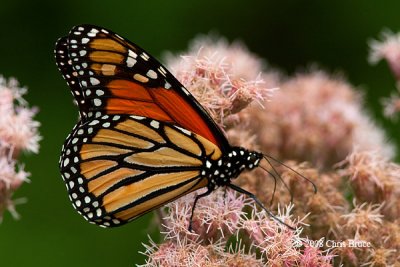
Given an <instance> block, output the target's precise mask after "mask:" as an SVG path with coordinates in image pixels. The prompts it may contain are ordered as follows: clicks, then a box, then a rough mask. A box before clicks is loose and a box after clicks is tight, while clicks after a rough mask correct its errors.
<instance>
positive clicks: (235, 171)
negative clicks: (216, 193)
mask: <svg viewBox="0 0 400 267" xmlns="http://www.w3.org/2000/svg"><path fill="white" fill-rule="evenodd" d="M262 157H263V155H262V154H261V153H259V152H255V151H248V150H246V149H245V148H243V147H232V148H231V151H229V152H227V153H225V154H224V155H223V156H222V157H221V158H219V159H217V160H212V159H211V158H207V159H206V161H205V164H204V165H203V166H204V167H203V169H202V171H201V175H202V176H203V177H205V178H207V179H208V187H209V189H214V188H215V187H219V186H225V185H228V184H229V183H230V182H231V180H232V179H235V178H236V177H238V176H239V174H240V173H241V172H242V171H243V170H245V169H247V170H251V169H254V168H255V167H257V166H258V164H259V162H260V160H261V158H262Z"/></svg>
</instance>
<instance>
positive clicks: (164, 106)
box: [67, 25, 229, 150]
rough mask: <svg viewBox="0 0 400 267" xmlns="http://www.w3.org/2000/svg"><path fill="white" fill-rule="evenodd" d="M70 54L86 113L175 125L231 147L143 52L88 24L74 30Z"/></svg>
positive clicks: (195, 104)
mask: <svg viewBox="0 0 400 267" xmlns="http://www.w3.org/2000/svg"><path fill="white" fill-rule="evenodd" d="M67 42H68V56H69V59H70V62H71V64H72V67H73V69H74V71H75V72H76V73H77V77H76V78H77V79H78V80H79V84H80V87H81V91H82V95H83V98H84V100H85V101H86V103H87V105H88V106H89V108H88V109H87V110H84V111H83V112H84V113H87V114H89V115H90V114H94V113H95V112H101V113H104V114H131V115H137V116H144V117H147V118H152V119H155V120H158V121H164V122H169V123H173V124H176V125H179V126H180V127H182V128H185V129H187V130H190V131H192V132H194V133H197V134H199V135H201V136H203V137H204V138H206V139H208V140H210V141H211V142H213V143H214V144H216V145H217V146H219V147H220V148H221V149H222V150H226V149H227V148H229V143H228V141H227V140H226V138H225V136H224V135H223V133H222V131H221V130H220V128H219V127H218V126H217V125H216V123H215V122H214V121H213V120H212V118H211V117H210V115H209V114H208V113H207V112H206V111H205V110H204V108H203V107H202V106H201V105H200V104H199V103H198V102H197V101H196V99H195V98H194V97H193V96H192V95H191V94H190V93H189V92H188V91H187V89H186V88H184V87H183V86H182V84H181V83H180V82H179V81H177V80H176V78H174V76H173V75H172V74H171V73H170V72H169V71H168V70H167V69H166V68H165V67H164V66H162V65H161V64H160V63H159V62H158V61H157V60H156V59H155V58H153V57H152V56H150V55H149V54H148V53H147V52H145V51H144V50H143V49H141V48H140V47H138V46H137V45H135V44H133V43H131V42H129V41H128V40H126V39H124V38H122V37H120V36H119V35H117V34H115V33H113V32H111V31H109V30H106V29H104V28H100V27H97V26H92V25H80V26H76V27H74V28H73V29H72V30H71V32H70V34H69V35H68V37H67Z"/></svg>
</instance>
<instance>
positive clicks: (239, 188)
mask: <svg viewBox="0 0 400 267" xmlns="http://www.w3.org/2000/svg"><path fill="white" fill-rule="evenodd" d="M228 186H229V187H230V188H232V189H233V190H235V191H237V192H239V193H241V194H244V195H246V196H247V197H249V198H251V199H253V200H254V201H255V202H256V203H257V205H259V206H260V207H261V208H262V209H263V210H265V212H267V214H268V215H269V216H270V217H271V218H272V219H274V220H276V221H278V222H280V223H282V224H283V225H285V226H287V227H288V228H290V229H291V230H296V228H294V227H292V226H290V225H288V224H286V223H284V222H283V221H282V220H280V219H279V218H277V217H276V216H275V215H274V214H272V213H271V212H270V211H269V210H268V209H267V208H266V207H265V206H264V205H263V204H262V203H261V201H260V200H259V199H258V198H257V197H256V196H255V195H253V194H252V193H250V192H248V191H246V190H244V189H243V188H241V187H239V186H236V185H234V184H229V185H228Z"/></svg>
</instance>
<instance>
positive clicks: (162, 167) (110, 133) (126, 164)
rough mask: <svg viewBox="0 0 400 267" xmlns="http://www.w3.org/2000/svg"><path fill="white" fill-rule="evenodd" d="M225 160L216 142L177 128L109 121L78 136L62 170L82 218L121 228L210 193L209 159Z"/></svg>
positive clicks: (83, 128)
mask: <svg viewBox="0 0 400 267" xmlns="http://www.w3.org/2000/svg"><path fill="white" fill-rule="evenodd" d="M220 156H221V151H220V150H219V148H218V147H216V146H215V145H214V144H213V143H212V142H210V141H208V140H206V139H204V138H203V137H201V136H199V135H197V134H195V133H192V132H189V131H187V130H184V129H181V128H179V127H176V126H174V125H171V124H168V123H164V122H161V121H156V120H153V119H148V118H144V117H138V116H128V115H103V116H101V117H98V118H93V119H92V120H89V121H88V122H87V123H85V124H83V125H80V126H78V127H77V128H76V129H75V130H74V132H73V133H72V134H71V135H70V137H69V138H68V140H67V141H66V143H65V146H64V150H63V152H62V160H61V162H60V167H61V173H62V176H63V178H64V180H65V183H66V184H67V188H68V192H69V195H70V198H71V201H72V203H73V206H74V207H75V208H76V209H77V210H78V212H79V213H81V214H82V215H83V216H84V217H85V218H86V219H87V220H89V221H90V222H93V223H96V224H99V225H101V226H115V225H120V224H123V223H125V222H127V221H130V220H132V219H134V218H136V217H138V216H140V215H142V214H144V213H146V212H149V211H151V210H153V209H155V208H157V207H159V206H161V205H163V204H165V203H167V202H170V201H172V200H173V199H176V198H178V197H180V196H182V195H184V194H187V193H189V192H191V191H194V190H196V189H199V188H201V187H205V186H206V185H207V179H206V178H202V177H201V175H200V171H201V169H202V166H203V159H204V158H205V157H213V158H218V157H220Z"/></svg>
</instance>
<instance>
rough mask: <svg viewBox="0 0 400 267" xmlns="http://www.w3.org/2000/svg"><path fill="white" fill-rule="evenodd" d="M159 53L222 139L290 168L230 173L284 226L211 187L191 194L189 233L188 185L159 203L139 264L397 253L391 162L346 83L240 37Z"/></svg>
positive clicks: (345, 261)
mask: <svg viewBox="0 0 400 267" xmlns="http://www.w3.org/2000/svg"><path fill="white" fill-rule="evenodd" d="M391 51H392V50H391ZM393 53H394V52H393ZM379 55H381V54H376V55H375V56H374V57H375V58H376V57H378V56H379ZM392 57H394V56H393V55H390V56H389V55H388V56H387V57H385V58H392ZM168 62H169V65H170V67H172V69H173V71H174V72H175V74H176V75H177V77H178V79H180V80H181V81H182V83H183V84H184V85H185V86H186V87H187V88H188V89H189V90H190V91H191V92H192V94H193V95H194V96H195V97H196V98H197V99H198V100H199V101H200V102H201V103H202V105H203V106H205V107H206V108H207V109H208V110H209V111H210V112H211V114H212V116H213V117H214V119H215V120H216V121H217V122H218V123H219V124H220V125H221V126H222V127H223V128H224V130H225V131H226V134H227V136H228V139H229V141H230V143H231V144H232V145H239V146H243V147H246V148H248V149H251V150H257V151H261V152H263V153H265V154H269V155H271V156H273V157H275V158H278V159H279V160H281V161H282V162H283V163H284V164H285V165H286V166H289V167H290V168H291V169H289V168H288V167H286V166H284V165H282V164H276V165H275V166H273V165H274V164H273V162H271V164H272V165H271V166H267V165H264V167H265V168H266V169H267V170H268V171H269V172H271V173H273V172H274V170H276V171H277V173H279V175H275V178H274V179H271V177H268V174H267V172H266V171H265V170H263V169H261V168H257V169H255V170H253V171H251V172H244V173H243V174H241V176H240V177H239V178H238V179H237V180H235V183H236V184H237V185H239V186H241V187H243V188H244V189H246V190H248V191H250V192H252V193H254V194H255V195H256V196H257V198H258V199H259V200H260V201H261V202H262V203H264V205H266V206H268V205H269V206H268V207H269V208H270V210H271V212H272V213H273V214H277V215H276V216H277V217H278V218H280V219H281V220H282V221H284V222H285V223H287V224H290V225H293V226H295V227H296V230H295V231H292V230H290V229H288V228H287V227H286V226H284V225H283V224H280V223H277V222H276V221H274V220H273V219H272V218H270V217H269V216H268V215H267V214H266V213H265V212H264V211H260V209H259V208H258V207H257V206H256V205H255V204H254V203H253V201H251V200H249V199H246V198H244V197H243V196H240V195H237V194H235V193H234V192H232V191H230V190H226V191H224V190H218V191H216V192H214V193H213V194H211V195H210V196H209V197H207V198H203V199H201V200H200V201H199V203H198V205H197V207H196V209H195V211H194V212H195V213H194V217H193V230H194V233H190V232H188V224H189V218H190V214H191V208H192V206H191V204H192V202H193V200H194V194H198V193H199V192H195V193H193V194H191V195H188V196H185V197H183V198H181V199H178V200H177V201H175V202H173V203H171V204H169V205H168V208H167V210H166V212H165V210H163V212H165V215H164V216H163V218H161V221H162V222H163V225H164V226H163V227H164V243H162V244H160V245H157V244H155V243H154V242H153V241H151V242H150V245H146V252H144V254H145V255H147V256H148V259H147V263H146V264H145V265H144V266H266V265H267V266H333V265H335V266H339V265H343V266H368V265H372V266H392V265H395V264H396V263H398V259H400V226H399V225H400V221H399V219H398V218H400V207H399V204H398V203H399V201H398V199H399V197H400V192H399V191H400V190H399V188H400V186H399V185H400V166H399V165H398V164H396V163H394V162H392V160H393V158H394V155H395V148H394V146H393V145H392V144H390V143H388V142H387V141H386V140H387V138H386V136H385V133H384V131H383V129H381V128H379V127H378V126H377V124H376V123H374V122H373V120H372V119H371V118H370V117H369V116H368V112H366V110H365V108H364V107H363V96H362V95H361V94H360V92H359V91H358V90H357V89H356V88H355V87H354V86H352V85H350V84H349V83H348V82H346V81H345V79H344V78H342V77H338V76H333V75H329V74H327V73H326V72H323V71H320V70H311V71H309V72H306V73H301V74H297V75H295V76H294V77H283V75H280V74H278V73H277V72H276V71H271V70H267V71H266V70H265V68H263V66H264V64H263V63H262V61H261V60H260V59H258V58H257V57H256V56H255V55H252V54H250V53H249V52H248V51H247V49H245V48H244V46H243V45H241V46H239V45H237V44H229V43H227V42H226V41H225V40H219V39H215V38H214V39H213V38H206V37H201V38H200V39H198V40H197V41H195V42H194V45H192V46H191V48H190V49H189V52H188V55H187V56H184V57H181V58H178V57H172V56H170V58H169V60H168ZM397 63H398V62H397ZM248 85H252V86H248ZM276 87H279V90H276V89H274V88H276ZM272 93H273V94H272ZM237 103H239V104H237ZM237 107H239V108H237ZM296 172H299V173H301V174H302V175H304V177H306V178H307V179H304V178H303V177H301V176H300V175H298V174H297V173H296ZM309 180H310V181H312V182H313V183H314V184H316V186H317V188H318V193H317V194H315V193H314V191H313V188H312V186H311V184H310V182H309ZM292 197H293V203H291V204H289V203H290V202H291V200H292ZM271 199H272V200H273V202H272V205H271V204H270V203H271ZM349 200H350V201H349ZM282 207H286V208H285V209H283V210H282ZM163 212H162V213H163ZM294 218H298V219H294ZM317 241H321V242H317ZM322 241H325V242H322ZM315 244H319V245H315ZM352 244H357V246H352ZM366 244H367V245H366Z"/></svg>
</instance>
